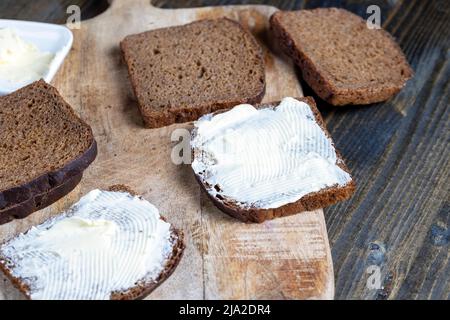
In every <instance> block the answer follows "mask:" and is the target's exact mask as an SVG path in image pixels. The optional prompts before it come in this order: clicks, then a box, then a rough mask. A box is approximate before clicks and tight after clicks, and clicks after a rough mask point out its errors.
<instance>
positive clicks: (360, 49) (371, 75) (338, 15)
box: [270, 8, 413, 106]
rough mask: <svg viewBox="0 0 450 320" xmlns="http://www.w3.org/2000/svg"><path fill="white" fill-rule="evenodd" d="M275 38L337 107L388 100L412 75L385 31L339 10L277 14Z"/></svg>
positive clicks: (273, 23)
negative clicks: (371, 26)
mask: <svg viewBox="0 0 450 320" xmlns="http://www.w3.org/2000/svg"><path fill="white" fill-rule="evenodd" d="M270 27H271V30H272V33H273V34H274V37H275V39H277V42H278V43H279V45H280V46H281V48H282V49H283V50H284V51H285V53H286V54H287V55H289V56H291V57H292V58H293V60H294V62H295V63H296V64H297V65H298V66H299V67H300V69H301V72H302V76H303V79H304V80H305V81H306V82H307V83H308V84H309V86H310V87H311V88H312V89H313V90H314V91H315V93H316V94H317V95H318V96H319V97H320V98H322V99H324V100H325V101H327V102H328V103H330V104H332V105H336V106H340V105H346V104H369V103H375V102H380V101H384V100H387V99H389V98H390V97H392V96H393V95H394V94H396V93H397V92H399V91H400V90H401V88H402V87H403V86H404V85H405V83H406V81H407V80H408V79H410V78H411V77H412V76H413V71H412V69H411V67H410V66H409V64H408V62H407V60H406V58H405V56H404V54H403V52H402V50H401V49H400V47H399V46H398V45H397V43H396V42H395V40H394V39H393V38H392V36H391V35H390V34H389V33H388V32H386V31H385V30H383V29H369V28H368V27H367V24H366V21H364V20H363V19H362V18H360V17H359V16H357V15H355V14H353V13H351V12H349V11H346V10H343V9H337V8H319V9H313V10H299V11H278V12H276V13H274V14H273V15H272V16H271V17H270Z"/></svg>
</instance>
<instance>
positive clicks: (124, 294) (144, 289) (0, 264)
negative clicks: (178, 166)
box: [0, 185, 185, 300]
mask: <svg viewBox="0 0 450 320" xmlns="http://www.w3.org/2000/svg"><path fill="white" fill-rule="evenodd" d="M108 190H109V191H116V192H128V193H130V194H132V195H136V192H134V191H133V190H132V189H130V188H129V187H127V186H125V185H114V186H111V187H109V188H108ZM161 219H163V220H164V221H166V219H165V218H164V217H162V216H161ZM170 230H171V234H172V235H171V241H173V243H174V245H173V250H172V255H171V258H170V259H169V260H168V261H167V262H166V265H165V268H164V270H163V271H162V272H161V274H160V275H159V277H158V278H157V279H155V281H147V282H140V283H138V284H137V285H136V286H135V287H133V288H130V289H128V290H125V291H120V292H114V293H112V294H111V300H139V299H143V298H145V297H146V296H147V295H149V294H150V293H151V292H152V291H153V290H155V289H156V288H157V287H158V286H160V285H161V284H162V283H163V282H164V281H165V280H166V279H167V278H168V277H169V276H170V275H171V274H172V273H173V272H174V271H175V269H176V267H177V266H178V263H179V262H180V260H181V257H182V255H183V251H184V248H185V245H184V242H183V237H184V235H183V232H182V231H181V230H178V229H176V228H174V227H173V226H171V229H170ZM5 261H6V259H5V258H4V257H1V256H0V270H1V271H2V272H3V273H4V274H5V275H6V277H7V278H8V279H9V280H10V281H11V282H12V284H13V285H14V286H15V287H16V288H17V289H18V290H19V291H20V292H22V293H23V294H24V295H25V297H26V298H27V299H30V295H29V287H28V286H27V285H26V284H25V283H24V282H23V281H21V279H20V278H17V277H15V276H13V275H12V274H11V271H10V269H9V268H7V267H6V265H5V263H4V262H5Z"/></svg>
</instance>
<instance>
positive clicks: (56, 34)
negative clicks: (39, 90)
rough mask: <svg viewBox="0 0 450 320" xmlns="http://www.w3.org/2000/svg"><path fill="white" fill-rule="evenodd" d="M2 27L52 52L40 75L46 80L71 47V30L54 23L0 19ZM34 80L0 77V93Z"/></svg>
mask: <svg viewBox="0 0 450 320" xmlns="http://www.w3.org/2000/svg"><path fill="white" fill-rule="evenodd" d="M4 28H10V29H13V30H14V31H15V33H16V34H17V35H18V36H19V37H20V38H21V39H23V40H24V41H26V42H28V43H30V44H33V45H35V46H36V47H37V48H38V49H39V50H40V51H42V52H48V53H51V54H53V57H52V59H51V61H50V62H49V67H48V68H47V70H46V72H45V73H44V74H43V75H42V78H43V79H44V80H45V81H46V82H50V81H51V80H52V79H53V77H54V76H55V74H56V72H57V71H58V69H59V67H60V66H61V64H62V62H63V61H64V58H65V57H66V56H67V54H68V52H69V50H70V48H71V47H72V42H73V35H72V32H71V31H70V30H69V29H68V28H66V27H65V26H61V25H56V24H50V23H41V22H32V21H20V20H5V19H0V29H4ZM35 80H36V79H31V80H26V81H10V80H7V79H2V78H0V95H5V94H8V93H11V92H13V91H16V90H17V89H20V88H22V87H24V86H26V85H28V84H30V83H31V82H33V81H35Z"/></svg>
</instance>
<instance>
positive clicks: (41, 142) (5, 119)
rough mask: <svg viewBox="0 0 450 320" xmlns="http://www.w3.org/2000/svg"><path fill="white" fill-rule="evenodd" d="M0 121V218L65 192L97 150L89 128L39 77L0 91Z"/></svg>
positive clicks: (27, 210) (46, 202) (37, 206)
mask: <svg viewBox="0 0 450 320" xmlns="http://www.w3.org/2000/svg"><path fill="white" fill-rule="evenodd" d="M0 123H1V126H2V130H0V141H1V143H0V164H1V166H0V223H2V221H10V220H12V219H13V218H24V217H25V216H27V215H28V214H30V213H32V212H34V211H36V210H38V209H41V208H43V207H45V206H47V205H50V204H51V203H52V202H54V201H56V200H57V199H59V198H60V197H62V196H64V195H65V194H67V193H68V192H70V190H72V189H73V188H74V187H75V185H76V184H75V185H74V181H75V180H76V179H75V178H74V177H76V176H80V177H81V175H82V173H83V171H84V170H85V169H86V168H87V167H88V166H89V164H90V163H91V162H92V161H94V159H95V157H96V155H97V145H96V142H95V139H94V136H93V134H92V130H91V128H90V127H89V126H88V125H87V124H86V123H85V122H84V121H83V120H81V119H80V118H79V117H78V116H77V115H76V114H75V113H74V111H73V110H72V108H71V107H70V106H69V105H68V104H67V103H66V102H65V101H64V99H63V98H62V97H61V96H60V95H59V93H58V91H57V90H56V89H55V88H54V87H52V86H51V85H49V84H47V83H45V82H44V81H43V80H40V81H37V82H35V83H32V84H30V85H28V86H26V87H24V88H22V89H20V90H18V91H16V92H13V93H11V94H9V95H6V96H4V97H0ZM68 180H71V181H70V182H69V183H67V184H65V182H66V181H68ZM78 181H79V179H78ZM62 185H64V187H60V186H62ZM69 186H70V187H69ZM57 187H60V188H58V189H57V191H54V192H52V190H53V189H55V188H57ZM44 194H48V196H47V197H45V199H41V200H42V201H41V200H39V197H40V195H44ZM56 195H58V196H56ZM11 208H13V209H12V210H10V209H11Z"/></svg>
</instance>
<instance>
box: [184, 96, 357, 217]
mask: <svg viewBox="0 0 450 320" xmlns="http://www.w3.org/2000/svg"><path fill="white" fill-rule="evenodd" d="M295 99H297V100H299V101H302V102H305V103H307V104H308V105H309V106H310V107H311V110H312V111H313V113H314V116H315V118H316V121H317V124H318V125H319V126H320V127H321V129H322V130H323V131H324V132H325V135H326V136H327V137H328V138H330V139H331V136H330V133H329V132H328V130H327V129H326V126H325V122H324V121H323V119H322V116H321V115H320V112H319V110H318V109H317V107H316V103H315V102H314V99H313V98H312V97H301V98H295ZM279 103H280V102H279V101H277V102H271V103H264V104H260V105H258V106H256V107H257V108H266V107H273V106H277V105H279ZM193 134H194V135H195V132H194V133H193ZM332 145H333V147H335V146H334V143H333V142H332ZM193 152H195V151H194V150H193ZM336 156H337V159H338V161H337V165H338V166H339V167H340V168H341V169H342V170H344V171H345V172H347V173H349V174H350V171H349V169H348V168H347V166H346V165H345V163H344V161H343V159H342V156H341V155H340V153H339V152H338V151H337V150H336ZM194 176H195V178H196V180H197V182H198V183H199V184H200V186H201V189H202V190H203V191H204V192H205V193H206V194H207V195H208V198H209V199H211V201H212V202H213V203H214V205H215V206H216V207H217V208H219V209H220V210H221V211H223V212H225V213H227V214H228V215H230V216H232V217H234V218H236V219H239V220H241V221H243V222H247V223H251V222H254V223H261V222H264V221H266V220H270V219H274V218H278V217H284V216H289V215H293V214H296V213H299V212H303V211H313V210H316V209H320V208H324V207H327V206H329V205H332V204H335V203H337V202H339V201H342V200H346V199H348V198H350V197H351V195H352V194H353V193H354V191H355V187H356V184H355V182H354V180H353V178H352V180H351V181H350V182H349V183H348V184H346V185H345V186H343V187H328V188H325V189H322V190H320V191H318V192H313V193H309V194H307V195H305V196H303V197H302V198H300V199H299V200H297V201H296V202H292V203H288V204H285V205H283V206H281V207H278V208H272V209H262V208H252V207H250V208H243V207H241V206H239V205H238V204H237V203H236V202H235V201H233V200H231V199H219V198H217V197H215V196H213V195H212V194H211V193H210V192H209V191H208V190H210V189H211V187H209V186H208V184H207V183H206V182H205V181H204V180H203V179H202V178H201V177H200V176H199V175H197V174H196V173H195V172H194Z"/></svg>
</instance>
